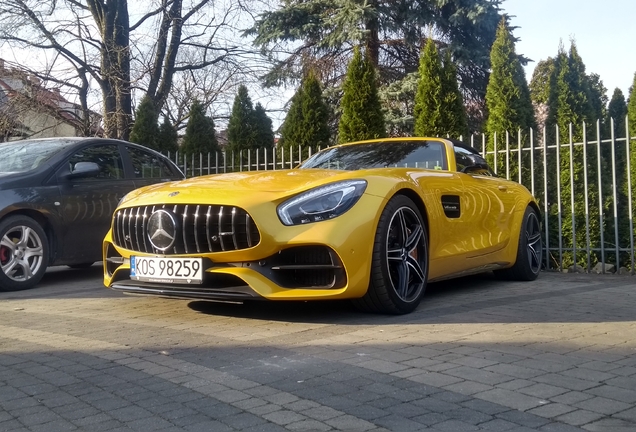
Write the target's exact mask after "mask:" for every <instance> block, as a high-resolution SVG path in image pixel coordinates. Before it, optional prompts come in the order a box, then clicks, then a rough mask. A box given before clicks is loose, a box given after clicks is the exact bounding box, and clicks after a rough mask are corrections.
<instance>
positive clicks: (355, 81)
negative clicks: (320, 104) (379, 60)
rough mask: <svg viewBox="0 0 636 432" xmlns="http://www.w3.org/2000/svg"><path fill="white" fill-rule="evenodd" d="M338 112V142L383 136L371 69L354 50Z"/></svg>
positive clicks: (381, 119) (382, 116) (376, 88)
mask: <svg viewBox="0 0 636 432" xmlns="http://www.w3.org/2000/svg"><path fill="white" fill-rule="evenodd" d="M340 108H341V110H342V116H341V117H340V124H339V125H338V142H341V143H344V142H351V141H360V140H367V139H373V138H383V137H385V136H386V129H385V125H384V113H383V112H382V107H381V105H380V97H379V95H378V85H377V81H376V72H375V68H374V66H373V64H372V63H371V61H370V60H369V59H368V55H367V54H365V55H364V56H363V55H362V54H361V53H360V49H359V48H358V47H356V48H355V49H354V54H353V58H352V59H351V62H350V63H349V66H348V68H347V76H346V78H345V82H344V85H343V96H342V100H341V102H340Z"/></svg>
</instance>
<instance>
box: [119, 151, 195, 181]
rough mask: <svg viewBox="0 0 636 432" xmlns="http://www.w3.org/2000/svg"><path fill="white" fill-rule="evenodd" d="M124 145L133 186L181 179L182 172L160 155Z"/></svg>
mask: <svg viewBox="0 0 636 432" xmlns="http://www.w3.org/2000/svg"><path fill="white" fill-rule="evenodd" d="M125 147H126V152H127V154H128V157H129V158H130V162H131V164H132V171H133V178H134V182H135V187H137V188H139V187H142V186H148V185H151V184H154V183H159V182H165V181H170V180H183V178H184V177H183V174H181V172H180V171H179V169H178V168H176V166H174V165H173V164H172V163H171V162H169V161H168V160H167V159H166V158H164V157H162V156H161V155H158V154H156V153H154V152H151V151H147V150H144V149H141V148H139V147H136V146H130V145H127V146H125Z"/></svg>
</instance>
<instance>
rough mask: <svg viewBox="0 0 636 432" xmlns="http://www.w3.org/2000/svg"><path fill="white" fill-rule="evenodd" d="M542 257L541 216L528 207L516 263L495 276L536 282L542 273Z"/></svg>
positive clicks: (496, 272) (522, 224) (522, 226)
mask: <svg viewBox="0 0 636 432" xmlns="http://www.w3.org/2000/svg"><path fill="white" fill-rule="evenodd" d="M542 257H543V241H542V240H541V224H540V223H539V216H538V215H537V211H536V210H535V209H533V208H532V207H528V208H527V209H526V212H525V213H524V215H523V222H522V223H521V230H520V232H519V247H518V249H517V258H516V260H515V263H514V265H513V266H512V267H510V268H507V269H503V270H496V271H495V272H494V273H495V276H497V277H498V278H501V279H508V280H517V281H532V280H535V279H536V278H537V277H538V276H539V272H541V263H542Z"/></svg>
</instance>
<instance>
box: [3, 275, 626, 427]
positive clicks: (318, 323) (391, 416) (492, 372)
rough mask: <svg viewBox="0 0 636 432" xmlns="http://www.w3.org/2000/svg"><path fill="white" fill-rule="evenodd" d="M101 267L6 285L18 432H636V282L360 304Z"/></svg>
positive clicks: (12, 421)
mask: <svg viewBox="0 0 636 432" xmlns="http://www.w3.org/2000/svg"><path fill="white" fill-rule="evenodd" d="M100 272H101V269H100V268H99V267H98V266H94V267H93V268H91V269H88V270H86V271H71V270H66V269H62V268H60V269H53V270H52V271H49V272H48V273H47V275H46V276H45V278H44V280H43V282H42V283H41V284H40V285H39V286H38V287H36V288H35V289H32V290H29V291H23V292H14V293H0V431H23V430H24V431H40V430H42V431H49V432H55V431H66V430H87V431H88V430H90V431H118V430H139V431H142V430H156V431H179V430H183V431H198V430H201V431H204V430H205V431H212V430H213V431H225V430H227V431H285V430H287V431H334V430H335V431H337V430H341V431H370V432H375V431H400V430H405V431H414V430H432V431H438V432H439V431H473V430H486V431H528V430H529V431H533V430H534V431H576V430H579V431H586V430H587V431H592V432H593V431H608V432H612V431H617V432H628V431H632V432H633V431H636V338H634V336H633V335H634V334H636V278H634V277H631V276H612V275H599V276H597V275H568V274H559V273H545V274H542V275H541V276H540V278H539V279H538V280H537V281H535V282H530V283H508V282H501V281H496V280H494V279H492V278H490V277H488V276H487V275H486V276H478V277H473V278H470V279H462V280H458V281H448V282H445V283H438V284H433V285H431V286H430V289H429V292H428V293H427V295H426V297H425V300H424V302H423V303H422V305H421V306H420V307H419V308H418V309H417V310H416V311H415V312H414V313H412V314H410V315H406V316H397V317H396V316H379V315H367V314H362V313H359V312H357V311H355V310H354V309H352V308H351V307H350V306H349V305H348V304H347V303H343V302H335V303H334V302H320V303H252V304H246V305H236V304H223V303H207V302H200V301H186V300H174V299H159V298H144V297H127V296H122V295H120V294H119V293H115V292H112V291H109V290H107V289H105V288H103V287H102V286H101V280H100V276H101V275H100Z"/></svg>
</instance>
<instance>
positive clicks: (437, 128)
mask: <svg viewBox="0 0 636 432" xmlns="http://www.w3.org/2000/svg"><path fill="white" fill-rule="evenodd" d="M442 74H443V70H442V63H441V61H440V58H439V54H438V52H437V47H436V46H435V42H433V40H432V39H430V38H429V39H428V40H427V41H426V45H425V46H424V51H423V52H422V55H421V56H420V66H419V75H420V76H419V81H418V84H417V93H416V94H415V107H414V108H413V117H414V118H415V136H420V137H426V136H431V137H435V136H442V135H444V134H445V132H446V131H445V128H444V124H443V122H444V114H443V112H442V110H443V106H444V93H443V84H442Z"/></svg>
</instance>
